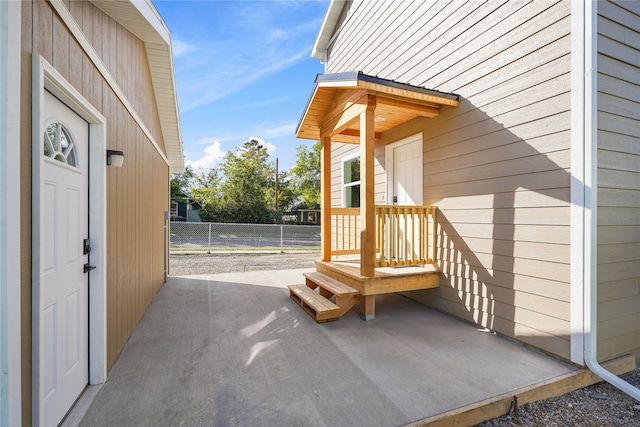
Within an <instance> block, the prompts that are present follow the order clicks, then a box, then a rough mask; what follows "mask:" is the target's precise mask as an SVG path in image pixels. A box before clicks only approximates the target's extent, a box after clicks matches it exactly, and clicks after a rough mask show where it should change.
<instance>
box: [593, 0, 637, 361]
mask: <svg viewBox="0 0 640 427" xmlns="http://www.w3.org/2000/svg"><path fill="white" fill-rule="evenodd" d="M639 15H640V4H639V3H637V2H615V3H614V2H598V22H597V25H598V58H597V60H598V101H597V102H598V104H597V105H598V116H597V120H598V154H597V156H598V196H597V197H598V358H599V359H602V360H606V359H611V358H613V357H616V356H620V355H624V354H629V353H635V355H636V357H640V50H638V46H640V18H639V17H638V16H639Z"/></svg>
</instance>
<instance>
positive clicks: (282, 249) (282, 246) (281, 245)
mask: <svg viewBox="0 0 640 427" xmlns="http://www.w3.org/2000/svg"><path fill="white" fill-rule="evenodd" d="M283 227H284V225H283V224H280V253H281V254H282V253H284V242H283V240H282V228H283Z"/></svg>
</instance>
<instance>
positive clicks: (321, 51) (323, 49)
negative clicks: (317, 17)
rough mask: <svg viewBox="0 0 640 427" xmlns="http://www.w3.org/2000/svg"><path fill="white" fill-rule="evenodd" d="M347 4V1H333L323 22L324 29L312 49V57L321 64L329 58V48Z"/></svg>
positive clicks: (321, 29)
mask: <svg viewBox="0 0 640 427" xmlns="http://www.w3.org/2000/svg"><path fill="white" fill-rule="evenodd" d="M345 4H346V1H345V0H331V3H330V4H329V9H327V14H326V15H325V16H324V20H323V21H322V27H320V32H319V33H318V37H317V38H316V42H315V43H314V44H313V49H311V57H312V58H318V59H319V60H320V61H321V62H324V61H325V59H326V57H327V48H328V47H329V43H331V38H332V37H333V34H334V33H335V31H336V26H337V25H338V21H339V20H340V15H341V14H342V10H343V9H344V6H345Z"/></svg>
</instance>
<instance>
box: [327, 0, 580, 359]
mask: <svg viewBox="0 0 640 427" xmlns="http://www.w3.org/2000/svg"><path fill="white" fill-rule="evenodd" d="M569 13H570V4H569V2H550V1H545V2H524V1H511V2H502V1H500V2H493V1H492V2H465V1H458V0H455V1H438V2H374V3H373V4H372V3H371V2H355V3H353V4H352V5H351V10H350V11H349V14H348V16H347V18H346V19H345V23H344V26H343V28H342V30H341V32H340V34H339V35H338V36H337V37H335V41H334V42H333V44H332V45H331V46H329V52H328V55H329V57H328V61H327V72H328V73H334V72H341V71H352V70H361V71H363V72H364V73H366V74H371V75H377V76H379V77H382V78H387V79H393V80H397V81H399V82H402V83H410V84H414V85H419V86H425V87H428V88H431V89H437V90H441V91H445V92H454V93H457V94H459V95H460V96H461V104H460V106H459V107H458V108H456V109H453V108H450V109H446V110H444V111H442V113H441V114H440V116H438V117H436V118H433V119H421V120H416V121H412V122H409V123H407V124H406V125H403V126H402V127H400V128H398V129H395V130H392V131H390V132H387V133H386V134H384V135H383V137H382V140H381V141H379V142H378V148H377V150H376V156H377V159H378V164H379V168H380V173H377V174H376V202H377V203H381V202H383V200H384V196H385V195H384V192H385V191H386V188H385V185H384V180H385V176H384V165H385V161H384V145H386V144H390V143H393V142H395V141H398V140H400V139H402V138H406V137H408V136H411V135H413V134H416V133H418V132H422V133H423V139H424V204H425V205H436V206H438V207H439V209H440V212H439V216H438V218H439V220H438V222H439V230H438V233H439V240H438V248H439V251H438V267H439V268H440V270H441V271H442V276H441V286H440V288H439V289H436V290H429V291H420V292H414V293H412V296H413V297H414V298H416V299H418V300H420V301H421V302H424V303H425V304H428V305H430V306H433V307H436V308H438V309H440V310H444V311H447V312H449V313H452V314H454V315H456V316H459V317H461V318H464V319H466V320H469V321H472V322H475V323H477V324H479V325H481V326H484V327H488V328H491V329H493V330H496V331H498V332H500V333H502V334H505V335H507V336H511V337H514V338H517V339H518V340H521V341H524V342H527V343H529V344H532V345H534V346H537V347H539V348H542V349H544V350H546V351H549V352H552V353H554V354H557V355H559V356H561V357H565V358H568V357H569V336H570V324H569V318H570V315H569V312H570V308H569V306H570V304H569V295H570V290H569V283H570V277H569V276H570V267H569V258H570V248H569V244H570V232H569V217H570V214H569V209H570V204H569V200H570V171H569V166H570V152H569V146H570V138H569V126H570V119H569V110H570V93H569V90H570V79H571V76H570V56H569V55H570V40H569V38H570V22H569ZM371 22H379V23H380V24H379V25H371V24H370V23H371ZM332 188H333V189H334V191H336V190H337V189H338V188H339V186H333V187H332ZM332 199H333V200H334V201H336V200H337V196H336V195H335V194H334V195H333V197H332Z"/></svg>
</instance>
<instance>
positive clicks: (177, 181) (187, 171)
mask: <svg viewBox="0 0 640 427" xmlns="http://www.w3.org/2000/svg"><path fill="white" fill-rule="evenodd" d="M193 178H194V173H193V169H191V167H190V166H186V167H185V168H184V172H182V173H174V174H172V175H171V182H170V187H171V201H172V202H176V203H186V202H187V199H186V197H185V194H188V193H189V189H190V187H191V184H192V182H193Z"/></svg>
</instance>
